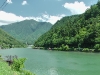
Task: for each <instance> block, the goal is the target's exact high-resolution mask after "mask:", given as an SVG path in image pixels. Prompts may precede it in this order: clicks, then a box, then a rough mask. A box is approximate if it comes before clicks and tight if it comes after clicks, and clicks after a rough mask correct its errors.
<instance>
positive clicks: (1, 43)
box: [0, 29, 24, 48]
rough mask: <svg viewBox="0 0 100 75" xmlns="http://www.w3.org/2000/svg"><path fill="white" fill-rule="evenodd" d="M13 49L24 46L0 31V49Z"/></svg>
mask: <svg viewBox="0 0 100 75" xmlns="http://www.w3.org/2000/svg"><path fill="white" fill-rule="evenodd" d="M14 47H17V48H18V47H24V45H23V44H22V43H20V42H19V41H17V40H16V39H14V38H13V37H11V36H10V35H8V34H7V33H6V32H4V31H3V30H2V29H0V48H14Z"/></svg>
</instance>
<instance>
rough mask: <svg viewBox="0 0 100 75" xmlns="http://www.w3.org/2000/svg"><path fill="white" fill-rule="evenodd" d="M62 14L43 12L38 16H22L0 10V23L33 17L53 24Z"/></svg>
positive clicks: (5, 23)
mask: <svg viewBox="0 0 100 75" xmlns="http://www.w3.org/2000/svg"><path fill="white" fill-rule="evenodd" d="M64 16H65V15H64V14H61V15H56V16H52V15H49V14H46V13H45V14H42V16H38V17H33V16H31V17H23V16H17V15H15V14H13V13H8V12H5V11H0V25H7V24H11V23H14V22H19V21H23V20H30V19H34V20H36V21H41V22H50V23H52V24H54V23H55V22H56V21H57V20H60V19H61V18H62V17H64Z"/></svg>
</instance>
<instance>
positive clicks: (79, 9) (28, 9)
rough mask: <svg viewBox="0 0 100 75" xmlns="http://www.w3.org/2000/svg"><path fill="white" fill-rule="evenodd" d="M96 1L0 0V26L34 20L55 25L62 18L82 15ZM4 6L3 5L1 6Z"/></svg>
mask: <svg viewBox="0 0 100 75" xmlns="http://www.w3.org/2000/svg"><path fill="white" fill-rule="evenodd" d="M97 1H98V0H0V25H7V24H10V23H14V22H20V21H23V20H30V19H34V20H36V21H39V22H50V23H51V24H55V23H56V22H57V20H60V19H61V18H62V17H64V16H70V15H75V14H82V13H84V12H85V11H86V9H89V8H90V6H91V5H93V4H96V3H97ZM3 4H4V5H3Z"/></svg>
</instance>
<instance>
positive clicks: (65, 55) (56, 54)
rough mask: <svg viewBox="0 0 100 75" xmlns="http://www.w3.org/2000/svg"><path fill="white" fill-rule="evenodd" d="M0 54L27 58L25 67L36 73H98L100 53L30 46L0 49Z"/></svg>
mask: <svg viewBox="0 0 100 75" xmlns="http://www.w3.org/2000/svg"><path fill="white" fill-rule="evenodd" d="M0 54H1V55H2V56H3V57H5V56H6V55H17V56H18V57H19V58H24V57H25V58H27V60H26V62H25V68H26V69H28V70H30V71H31V72H33V73H35V74H36V75H99V74H100V53H84V52H61V51H51V50H38V49H31V48H14V49H6V50H0Z"/></svg>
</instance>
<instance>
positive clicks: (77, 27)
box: [34, 1, 100, 51]
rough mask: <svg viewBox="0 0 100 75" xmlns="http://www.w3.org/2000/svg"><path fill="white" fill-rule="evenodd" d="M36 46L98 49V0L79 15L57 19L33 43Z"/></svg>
mask: <svg viewBox="0 0 100 75" xmlns="http://www.w3.org/2000/svg"><path fill="white" fill-rule="evenodd" d="M34 45H35V46H36V47H45V48H49V47H50V48H54V49H55V48H57V49H60V50H68V49H66V48H73V49H69V50H75V49H76V48H80V49H79V50H81V48H84V49H83V51H88V50H89V49H95V51H99V50H100V1H98V2H97V4H95V5H92V6H91V7H90V9H87V10H86V12H85V13H83V14H80V15H72V16H67V17H64V18H62V19H61V20H59V21H57V22H56V23H55V24H54V25H53V26H52V28H51V29H50V30H49V31H48V32H47V33H45V34H44V35H42V36H41V37H40V38H39V39H38V40H37V41H36V42H35V44H34Z"/></svg>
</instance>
